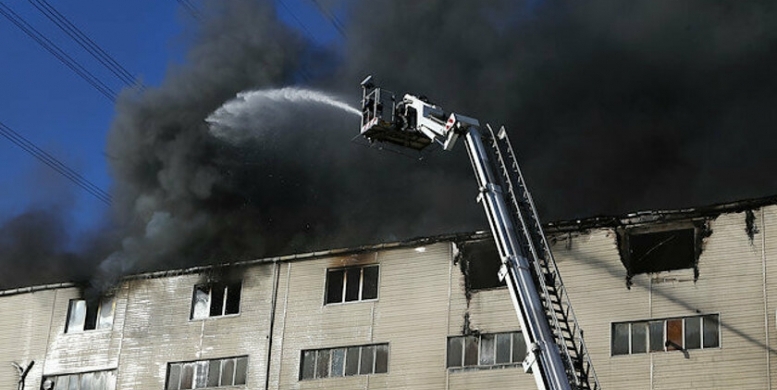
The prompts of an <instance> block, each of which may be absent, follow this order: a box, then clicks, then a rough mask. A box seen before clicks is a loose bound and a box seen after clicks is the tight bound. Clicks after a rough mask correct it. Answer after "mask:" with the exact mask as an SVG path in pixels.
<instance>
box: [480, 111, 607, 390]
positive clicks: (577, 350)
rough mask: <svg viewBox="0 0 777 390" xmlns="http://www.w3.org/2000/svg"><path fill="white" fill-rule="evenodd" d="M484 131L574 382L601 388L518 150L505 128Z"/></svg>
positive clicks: (576, 385)
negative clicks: (519, 158) (526, 178)
mask: <svg viewBox="0 0 777 390" xmlns="http://www.w3.org/2000/svg"><path fill="white" fill-rule="evenodd" d="M487 127H488V133H489V134H483V136H484V137H483V138H485V139H487V140H488V142H489V143H490V144H491V147H492V149H493V156H494V157H495V160H496V164H497V165H498V168H499V181H500V182H501V183H500V184H501V187H502V192H503V196H504V198H505V200H506V202H507V203H508V204H509V207H510V209H511V214H512V217H513V218H512V219H513V221H514V224H515V225H516V226H515V227H516V230H518V231H519V232H518V234H519V235H521V236H522V237H520V238H519V239H518V240H519V241H520V245H521V246H522V248H521V252H522V254H523V255H524V256H526V257H527V258H528V259H529V262H530V263H531V265H530V267H529V268H530V269H531V272H532V276H533V279H534V282H535V288H536V289H537V292H538V293H539V295H540V299H541V301H542V306H543V308H544V310H545V316H546V318H547V320H548V323H549V325H550V328H551V329H550V331H551V333H552V335H553V338H554V340H555V341H556V344H557V346H558V348H559V351H560V354H561V357H562V360H563V363H564V366H565V369H566V373H567V376H568V378H569V382H570V385H572V386H573V388H577V389H580V390H599V389H600V386H599V382H598V380H597V378H596V373H595V372H594V369H593V365H592V364H591V358H590V356H589V354H588V350H587V349H586V347H585V343H584V342H583V331H582V329H580V326H579V325H578V323H577V320H576V318H575V313H574V311H573V310H572V305H571V303H570V301H569V296H568V295H567V291H566V289H565V288H564V284H563V283H562V281H561V275H560V274H559V271H558V267H557V266H556V261H555V260H554V259H553V254H552V253H551V251H550V247H549V246H548V242H547V239H546V238H545V234H544V233H543V231H542V226H541V225H540V220H539V218H538V216H537V210H536V208H535V207H534V202H533V201H532V198H531V195H530V194H529V190H528V189H527V187H526V183H524V180H523V176H522V175H521V169H520V168H519V166H518V161H517V159H516V157H515V152H514V151H513V147H512V145H511V144H510V140H509V138H508V137H507V132H506V131H505V129H504V127H502V128H501V129H500V130H499V131H498V132H496V133H495V132H494V130H493V129H492V128H491V126H487Z"/></svg>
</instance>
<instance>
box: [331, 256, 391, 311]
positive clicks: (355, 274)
mask: <svg viewBox="0 0 777 390" xmlns="http://www.w3.org/2000/svg"><path fill="white" fill-rule="evenodd" d="M376 298H378V266H377V265H368V266H363V267H351V268H338V269H330V270H327V272H326V304H330V303H342V302H353V301H364V300H368V299H376Z"/></svg>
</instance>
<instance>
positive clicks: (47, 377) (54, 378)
mask: <svg viewBox="0 0 777 390" xmlns="http://www.w3.org/2000/svg"><path fill="white" fill-rule="evenodd" d="M97 373H103V374H112V377H113V378H112V379H113V386H112V389H116V387H117V383H116V380H117V378H118V370H117V369H115V368H113V369H109V370H95V371H85V372H73V373H62V374H58V375H44V376H43V378H42V379H41V387H40V388H41V389H46V387H45V385H46V382H47V381H52V387H51V389H55V388H57V387H56V383H57V381H58V380H60V378H65V377H67V378H68V382H69V381H70V377H74V376H75V377H78V383H79V387H80V383H81V382H82V381H83V378H82V377H83V376H84V375H94V374H97ZM110 388H111V387H110V384H109V389H110Z"/></svg>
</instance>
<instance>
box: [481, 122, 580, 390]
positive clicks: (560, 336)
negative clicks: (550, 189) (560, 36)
mask: <svg viewBox="0 0 777 390" xmlns="http://www.w3.org/2000/svg"><path fill="white" fill-rule="evenodd" d="M487 127H488V129H489V131H490V133H491V136H492V142H493V143H494V151H495V154H496V158H497V160H498V161H499V163H500V164H501V169H502V171H503V172H502V173H503V175H504V179H505V180H504V182H505V183H504V184H505V187H506V190H507V192H508V194H509V195H510V198H511V200H512V202H513V205H514V209H515V212H516V214H517V215H516V217H517V218H516V219H517V220H518V221H520V224H521V227H522V229H521V230H522V232H523V234H524V236H525V239H526V245H527V246H528V248H529V251H530V252H531V255H532V256H533V258H534V259H533V260H532V261H530V262H531V263H532V265H533V266H534V267H533V268H534V270H535V273H536V275H537V283H538V284H539V287H540V290H541V292H542V294H541V295H542V299H543V300H544V301H545V307H546V308H547V311H546V314H547V315H548V316H550V320H551V324H550V326H551V327H552V328H554V329H555V332H554V333H555V335H556V345H557V347H558V348H559V351H560V353H561V355H562V358H563V359H564V360H565V363H566V368H567V375H568V377H569V378H570V380H572V381H574V383H575V384H576V385H577V386H578V387H579V386H580V385H581V383H580V381H581V380H580V378H578V376H577V375H576V373H575V369H574V367H575V365H574V359H573V357H572V356H571V355H570V353H569V350H568V349H567V345H566V344H565V343H564V331H563V329H562V327H561V322H562V321H561V320H559V318H558V314H557V313H556V310H555V307H554V300H553V298H552V296H551V294H550V292H549V291H548V287H547V284H546V280H545V278H544V277H543V275H544V274H545V272H544V270H543V269H542V265H541V264H540V261H539V260H540V254H539V252H538V250H537V247H536V244H535V240H534V237H533V236H532V227H531V226H528V225H527V216H524V215H523V213H524V211H523V210H522V209H521V207H520V205H519V204H518V198H517V196H516V194H515V189H514V186H513V183H512V182H511V180H510V175H509V172H508V171H507V169H508V168H507V167H508V165H507V164H506V161H505V158H504V156H503V155H502V151H501V150H500V148H499V145H498V141H497V138H496V134H494V131H493V129H492V128H491V126H488V125H487ZM524 191H526V192H527V193H528V191H527V190H526V188H525V187H524ZM554 287H556V286H554ZM561 309H562V310H563V309H564V307H563V305H562V307H561ZM568 326H569V325H568ZM573 347H574V348H576V347H577V346H576V345H573Z"/></svg>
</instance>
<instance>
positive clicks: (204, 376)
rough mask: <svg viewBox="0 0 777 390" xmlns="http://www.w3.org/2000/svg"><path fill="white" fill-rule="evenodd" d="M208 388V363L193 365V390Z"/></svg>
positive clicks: (205, 361) (202, 362) (204, 361)
mask: <svg viewBox="0 0 777 390" xmlns="http://www.w3.org/2000/svg"><path fill="white" fill-rule="evenodd" d="M204 387H208V361H207V360H203V361H201V362H196V363H194V388H195V389H202V388H204Z"/></svg>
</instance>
